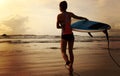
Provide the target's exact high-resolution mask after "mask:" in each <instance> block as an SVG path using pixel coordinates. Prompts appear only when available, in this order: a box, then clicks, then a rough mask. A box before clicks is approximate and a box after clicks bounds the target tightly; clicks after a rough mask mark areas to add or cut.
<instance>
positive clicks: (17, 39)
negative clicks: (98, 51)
mask: <svg viewBox="0 0 120 76" xmlns="http://www.w3.org/2000/svg"><path fill="white" fill-rule="evenodd" d="M60 40H61V37H60V36H58V35H6V36H0V43H59V42H60ZM93 41H98V42H99V41H106V38H105V36H95V37H93V38H91V37H89V36H79V35H75V42H93ZM110 41H120V36H110Z"/></svg>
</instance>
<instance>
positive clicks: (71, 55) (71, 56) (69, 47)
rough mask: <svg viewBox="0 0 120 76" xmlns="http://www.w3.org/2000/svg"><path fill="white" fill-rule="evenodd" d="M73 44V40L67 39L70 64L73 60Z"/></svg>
mask: <svg viewBox="0 0 120 76" xmlns="http://www.w3.org/2000/svg"><path fill="white" fill-rule="evenodd" d="M73 46H74V40H71V41H69V42H68V50H69V55H70V62H71V64H73V62H74V54H73Z"/></svg>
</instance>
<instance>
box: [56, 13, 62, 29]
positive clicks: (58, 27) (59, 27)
mask: <svg viewBox="0 0 120 76" xmlns="http://www.w3.org/2000/svg"><path fill="white" fill-rule="evenodd" d="M56 27H57V29H61V26H60V20H59V15H58V16H57V23H56Z"/></svg>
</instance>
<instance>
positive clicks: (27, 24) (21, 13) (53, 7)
mask: <svg viewBox="0 0 120 76" xmlns="http://www.w3.org/2000/svg"><path fill="white" fill-rule="evenodd" d="M60 1H62V0H0V34H2V33H8V34H42V35H46V34H47V35H49V34H60V30H57V29H56V16H57V14H58V13H60V11H59V7H58V5H59V2H60ZM67 1H68V5H69V6H68V11H72V12H73V13H75V14H77V15H79V16H84V17H87V18H88V19H90V20H94V21H101V22H105V23H109V24H111V25H112V27H113V28H114V29H116V28H117V29H119V28H120V15H119V13H120V10H119V9H120V5H119V2H120V1H119V0H67Z"/></svg>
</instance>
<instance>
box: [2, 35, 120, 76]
mask: <svg viewBox="0 0 120 76" xmlns="http://www.w3.org/2000/svg"><path fill="white" fill-rule="evenodd" d="M41 38H42V37H41ZM52 38H53V37H52ZM52 38H49V37H48V38H46V39H1V40H0V41H1V43H0V76H68V71H67V70H66V69H65V67H64V64H65V63H64V60H63V59H62V57H61V52H60V43H59V40H60V39H59V38H58V37H57V38H54V39H52ZM86 39H87V38H86ZM99 39H100V38H96V41H94V40H92V39H91V41H92V42H89V41H86V42H85V39H79V38H78V39H76V41H75V45H74V55H75V62H74V71H75V73H76V74H79V75H81V76H119V75H120V69H119V68H118V67H117V66H116V64H115V63H114V62H113V61H112V59H111V58H110V57H109V55H108V51H107V48H106V47H107V42H106V41H105V40H104V38H103V40H101V41H98V40H99ZM7 40H9V41H11V42H2V41H7ZM45 40H46V42H44V43H42V42H38V41H45ZM52 40H55V41H58V42H55V41H53V42H50V41H52ZM81 40H84V42H82V41H81ZM112 40H113V41H112ZM22 41H26V42H28V43H24V42H22ZM119 45H120V39H119V38H111V42H110V50H111V53H112V55H113V57H114V58H115V60H116V61H117V62H118V63H120V53H119V52H120V51H119V50H120V48H119Z"/></svg>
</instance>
